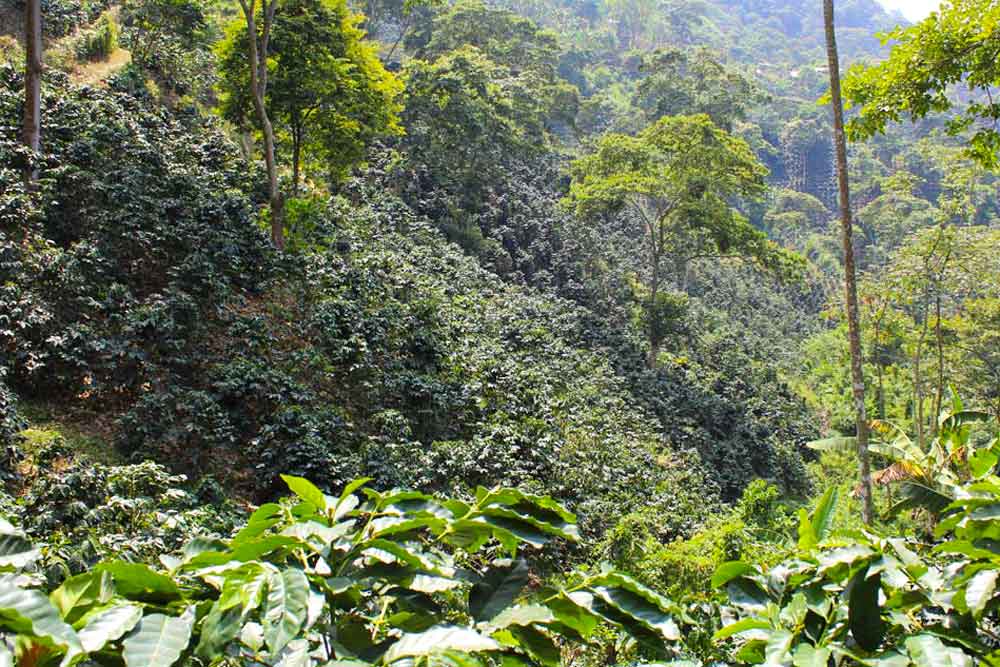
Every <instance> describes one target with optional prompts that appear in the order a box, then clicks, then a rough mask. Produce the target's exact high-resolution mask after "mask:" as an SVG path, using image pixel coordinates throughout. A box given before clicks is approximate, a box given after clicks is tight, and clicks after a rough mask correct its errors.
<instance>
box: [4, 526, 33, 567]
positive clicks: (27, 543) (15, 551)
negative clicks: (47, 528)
mask: <svg viewBox="0 0 1000 667" xmlns="http://www.w3.org/2000/svg"><path fill="white" fill-rule="evenodd" d="M8 525H9V524H8ZM40 554H41V552H40V551H39V550H38V549H36V548H35V547H34V545H32V543H31V540H29V539H28V538H27V537H26V536H25V535H24V534H23V533H22V532H21V531H19V530H16V529H12V530H10V531H3V532H0V567H4V568H6V567H10V568H14V569H21V568H23V567H25V566H27V565H29V564H30V563H33V562H34V561H35V560H37V559H38V556H39V555H40Z"/></svg>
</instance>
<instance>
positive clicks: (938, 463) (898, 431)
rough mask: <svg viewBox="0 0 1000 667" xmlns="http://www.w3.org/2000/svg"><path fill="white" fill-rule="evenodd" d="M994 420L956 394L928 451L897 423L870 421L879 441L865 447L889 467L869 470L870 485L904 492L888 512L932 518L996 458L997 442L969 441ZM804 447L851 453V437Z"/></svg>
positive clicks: (939, 424)
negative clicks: (976, 428) (975, 429)
mask: <svg viewBox="0 0 1000 667" xmlns="http://www.w3.org/2000/svg"><path fill="white" fill-rule="evenodd" d="M992 420H993V417H992V416H991V415H990V414H989V413H986V412H980V411H976V410H966V409H965V406H964V405H963V403H962V400H961V398H959V396H958V394H957V392H955V391H954V390H953V391H952V405H951V407H950V409H948V410H945V411H943V412H942V413H941V414H940V415H939V416H938V428H937V435H936V437H935V438H934V439H933V440H932V441H931V442H930V444H929V446H928V447H927V449H926V450H925V449H923V448H921V447H920V445H919V444H918V443H917V442H915V441H914V440H913V439H912V438H910V436H909V435H908V434H907V433H906V431H905V430H903V429H902V428H900V427H899V426H897V425H896V424H893V423H891V422H888V421H883V420H873V421H872V422H871V424H870V427H871V429H872V433H873V434H874V435H875V436H877V437H878V438H880V439H879V440H876V441H874V442H872V443H871V444H870V445H869V448H870V450H871V451H872V452H873V453H875V454H879V455H881V456H883V457H885V458H886V459H887V460H888V461H889V465H888V466H886V467H885V468H883V469H881V470H877V471H875V472H873V473H872V482H874V483H875V484H876V485H878V486H888V485H890V484H898V485H900V486H901V487H902V489H903V493H902V498H901V499H900V500H899V501H898V502H896V503H895V504H894V505H893V506H892V507H891V508H890V510H889V513H890V514H892V515H895V514H898V513H900V512H902V511H905V510H908V509H915V508H922V509H926V510H927V511H929V512H930V513H931V516H932V517H935V518H936V517H937V516H938V515H940V513H941V511H942V510H944V508H945V507H947V506H948V505H949V503H951V502H952V501H953V500H954V499H955V498H956V495H957V494H958V489H959V487H960V486H961V484H962V483H963V482H964V481H966V480H968V479H970V477H974V476H976V475H977V474H981V473H983V472H985V470H986V469H992V468H993V467H994V466H995V465H996V463H997V457H998V455H1000V445H998V444H997V440H993V441H992V442H990V443H989V444H988V445H986V446H985V447H980V448H978V449H973V448H972V445H971V443H970V436H971V432H972V425H973V424H975V423H989V422H991V421H992ZM808 446H809V447H810V448H811V449H814V450H817V451H825V450H834V449H849V450H851V451H853V449H854V447H855V438H853V437H836V438H826V439H824V440H815V441H813V442H810V443H808Z"/></svg>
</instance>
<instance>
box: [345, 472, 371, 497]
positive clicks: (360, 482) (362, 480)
mask: <svg viewBox="0 0 1000 667" xmlns="http://www.w3.org/2000/svg"><path fill="white" fill-rule="evenodd" d="M370 481H372V478H371V477H359V478H358V479H356V480H354V481H352V482H349V483H348V484H347V486H345V487H344V490H343V491H341V493H340V502H344V499H345V498H347V497H348V496H350V495H353V494H354V492H355V491H357V490H358V489H360V488H361V487H363V486H364V485H365V484H367V483H368V482H370Z"/></svg>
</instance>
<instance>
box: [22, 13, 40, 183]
mask: <svg viewBox="0 0 1000 667" xmlns="http://www.w3.org/2000/svg"><path fill="white" fill-rule="evenodd" d="M24 42H25V49H24V52H25V64H24V65H25V66H24V145H25V146H26V147H27V148H28V150H29V151H30V155H28V159H27V162H26V163H25V167H24V180H25V183H26V184H27V185H28V187H31V186H33V185H34V182H35V180H36V179H37V178H38V167H37V165H36V164H35V154H36V153H38V151H39V149H40V148H41V141H42V3H41V0H26V2H25V3H24Z"/></svg>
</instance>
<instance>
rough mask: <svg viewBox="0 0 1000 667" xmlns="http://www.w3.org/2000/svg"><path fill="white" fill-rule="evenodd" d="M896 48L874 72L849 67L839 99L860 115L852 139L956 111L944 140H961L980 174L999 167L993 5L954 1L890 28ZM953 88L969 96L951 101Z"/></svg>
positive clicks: (999, 32) (982, 0)
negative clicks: (917, 19) (911, 23)
mask: <svg viewBox="0 0 1000 667" xmlns="http://www.w3.org/2000/svg"><path fill="white" fill-rule="evenodd" d="M890 40H892V41H893V42H895V44H894V46H893V47H892V51H891V52H890V54H889V57H888V58H887V59H886V60H885V61H883V62H881V63H879V64H877V65H862V64H859V65H855V66H853V67H852V68H851V70H850V72H849V74H848V76H847V78H846V80H845V81H844V95H845V96H846V97H847V99H848V100H849V101H850V102H851V103H852V104H854V105H857V106H858V107H860V113H859V114H858V115H857V116H856V117H855V118H853V119H852V120H851V122H850V124H849V125H848V128H847V129H848V132H849V134H850V136H851V138H852V139H868V138H870V137H872V136H874V135H875V134H879V133H884V132H885V129H886V125H887V124H888V123H889V122H897V121H899V120H900V119H901V118H902V117H903V116H904V115H908V116H909V117H910V119H911V120H913V121H916V120H918V119H921V118H924V117H925V116H927V115H929V114H931V113H938V112H949V111H952V110H953V109H955V108H956V107H958V106H959V105H963V106H964V108H962V109H960V110H958V111H957V113H955V114H954V115H952V116H951V117H950V118H949V120H948V122H947V125H946V127H947V130H948V132H949V133H951V134H955V135H964V134H965V133H966V132H967V131H970V130H971V131H972V134H971V136H970V137H969V139H968V150H969V153H970V154H971V155H972V157H974V158H975V159H976V160H977V161H978V162H979V163H980V164H982V165H983V166H986V167H996V166H998V165H1000V128H998V127H997V123H996V119H997V118H1000V101H998V100H995V99H994V96H993V94H992V90H993V89H994V88H995V87H996V85H997V83H998V81H1000V58H998V57H997V54H998V53H1000V4H998V3H997V2H996V1H995V0H953V1H952V2H949V3H946V4H945V5H944V6H943V7H942V8H941V9H940V10H939V11H937V12H935V13H933V14H931V15H930V16H929V17H928V18H926V19H924V20H923V21H921V22H920V23H918V24H916V25H914V26H910V27H906V28H897V29H896V30H894V31H892V32H890V33H889V34H888V35H886V36H885V38H884V41H886V42H888V41H890ZM954 86H962V87H965V88H966V89H967V90H968V91H969V92H968V94H965V95H962V96H956V95H951V94H950V91H951V89H952V88H953V87H954Z"/></svg>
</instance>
